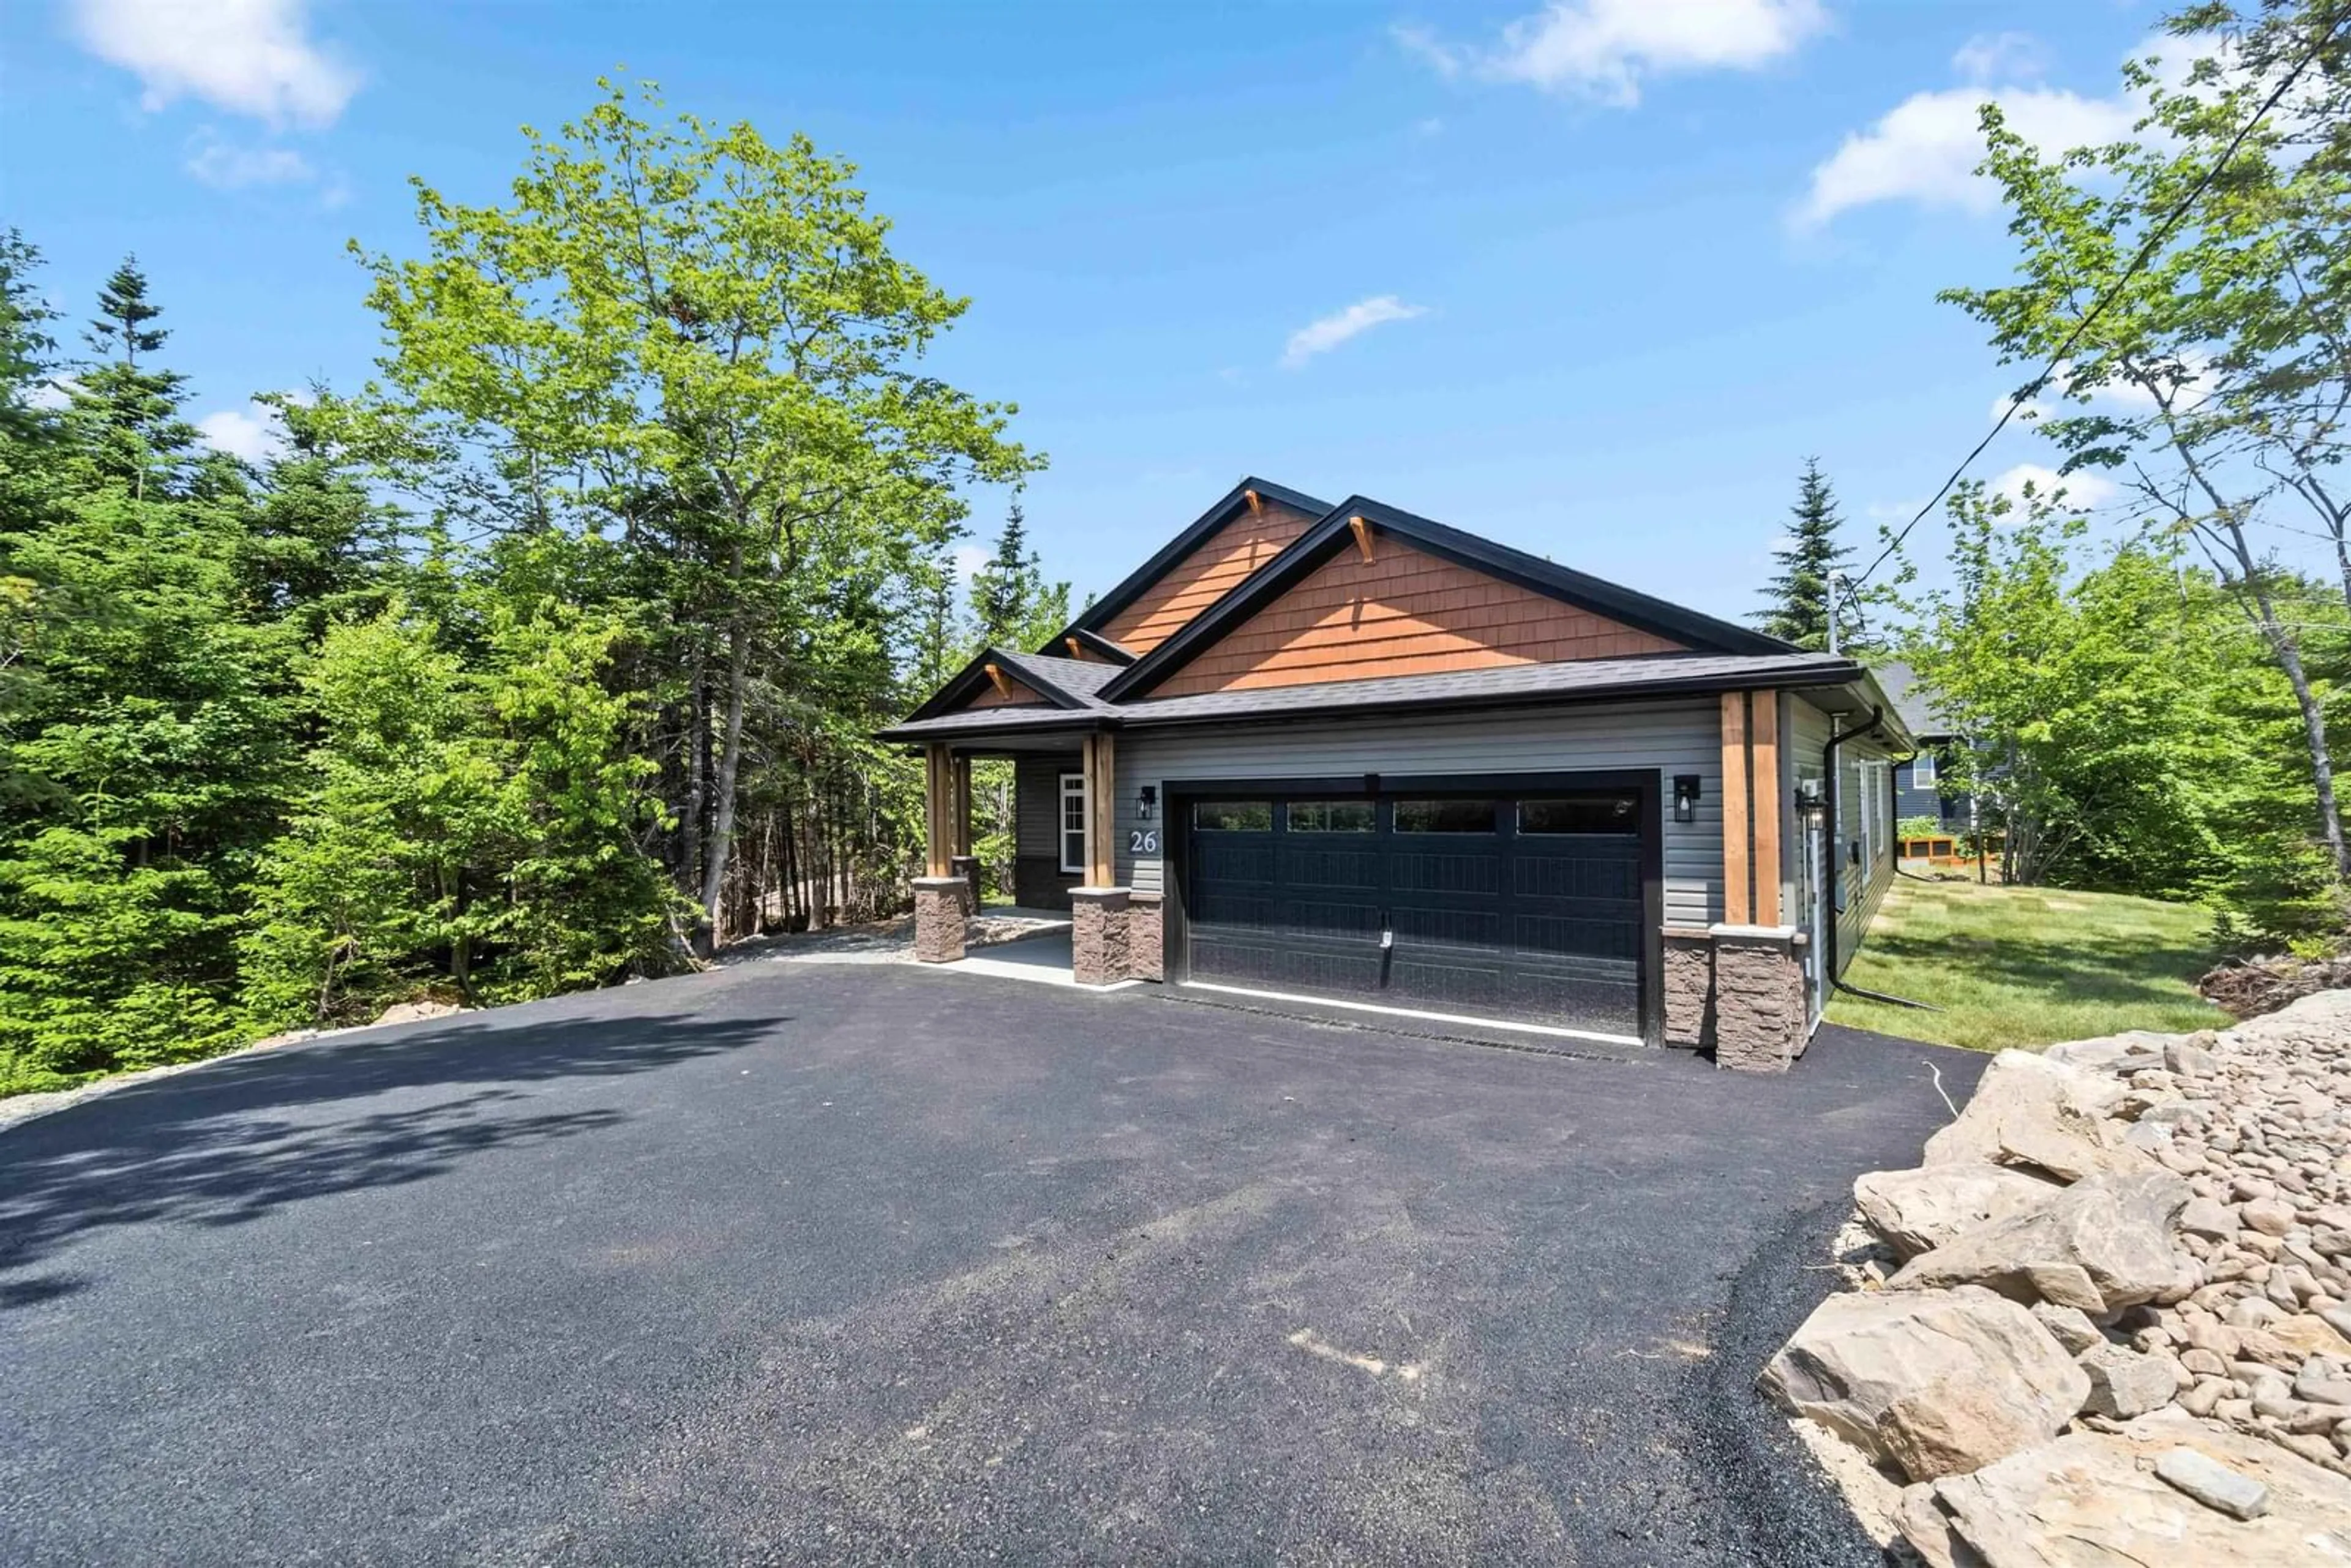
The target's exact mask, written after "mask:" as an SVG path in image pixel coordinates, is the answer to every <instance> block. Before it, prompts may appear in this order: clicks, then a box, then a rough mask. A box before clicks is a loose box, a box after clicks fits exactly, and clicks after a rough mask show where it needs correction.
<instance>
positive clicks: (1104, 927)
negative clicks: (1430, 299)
mask: <svg viewBox="0 0 2351 1568" xmlns="http://www.w3.org/2000/svg"><path fill="white" fill-rule="evenodd" d="M882 737H883V739H885V740H889V741H893V742H903V743H905V744H908V745H910V746H914V747H919V748H920V749H921V751H922V752H923V754H924V755H925V758H926V759H927V764H928V766H927V773H926V778H927V780H928V797H929V815H928V822H927V845H926V850H927V862H928V863H927V873H928V874H926V875H925V876H923V877H921V878H919V879H917V881H916V883H915V914H916V921H915V924H916V946H917V953H918V956H921V957H923V958H925V959H928V960H932V961H951V960H953V959H956V958H957V957H959V956H961V953H962V945H963V936H964V914H965V912H966V911H967V909H968V908H969V906H970V904H971V901H972V898H973V896H974V892H975V888H976V882H975V880H974V879H975V867H976V862H973V861H972V860H971V859H970V853H971V837H970V834H971V830H970V762H971V759H972V758H1010V759H1011V761H1012V763H1013V765H1014V776H1015V780H1016V790H1017V796H1018V799H1017V802H1016V810H1015V815H1016V818H1017V832H1016V838H1017V841H1018V857H1019V858H1018V873H1017V896H1018V898H1019V901H1020V902H1021V903H1023V904H1053V905H1067V906H1068V907H1070V908H1071V911H1072V915H1071V919H1072V923H1073V940H1072V966H1073V968H1074V970H1075V977H1076V978H1077V979H1078V980H1079V981H1081V983H1085V984H1104V983H1111V982H1115V981H1119V980H1123V979H1130V978H1138V979H1148V980H1155V981H1158V980H1164V981H1165V982H1167V983H1171V984H1175V985H1183V986H1192V987H1199V988H1215V989H1217V990H1223V991H1233V992H1241V993H1245V994H1248V995H1249V996H1253V997H1259V998H1269V999H1271V1000H1273V1001H1275V1002H1281V1001H1283V1000H1285V999H1288V1000H1295V1001H1299V1002H1311V1003H1315V1004H1318V1005H1321V1006H1337V1007H1341V1008H1355V1009H1372V1010H1378V1011H1395V1012H1403V1013H1406V1014H1410V1015H1413V1016H1416V1017H1419V1018H1427V1017H1431V1016H1436V1017H1440V1018H1447V1019H1462V1020H1474V1021H1476V1022H1478V1023H1479V1024H1481V1025H1488V1026H1492V1027H1496V1028H1499V1029H1505V1030H1520V1031H1525V1032H1526V1033H1528V1034H1529V1035H1553V1036H1569V1037H1577V1036H1580V1037H1585V1038H1593V1039H1599V1040H1610V1041H1616V1042H1622V1043H1626V1044H1637V1043H1646V1044H1651V1045H1677V1046H1686V1047H1707V1048H1712V1049H1713V1050H1714V1051H1716V1060H1717V1061H1720V1062H1722V1063H1723V1064H1725V1065H1733V1066H1745V1067H1762V1068H1771V1069H1777V1068H1782V1067H1785V1066H1786V1065H1787V1064H1788V1062H1789V1061H1792V1059H1793V1058H1794V1057H1795V1056H1796V1055H1797V1054H1798V1053H1800V1052H1801V1051H1802V1050H1803V1047H1804V1043H1805V1041H1806V1040H1808V1039H1809V1038H1810V1035H1811V1031H1812V1029H1813V1025H1814V1024H1815V1023H1816V1022H1817V1021H1818V1019H1819V1017H1820V1012H1821V1009H1822V1007H1823V1005H1824V1002H1825V998H1826V992H1827V989H1828V985H1827V982H1828V979H1829V978H1830V977H1834V974H1835V973H1836V972H1837V971H1838V970H1840V969H1841V968H1842V967H1843V966H1844V962H1845V960H1846V959H1847V958H1849V957H1850V956H1851V955H1852V953H1853V950H1854V948H1855V946H1856V945H1857V944H1858V943H1859V942H1860V940H1861V936H1862V933H1863V932H1864V931H1865V929H1866V927H1867V925H1868V923H1869V918H1870V915H1872V913H1873V912H1874V911H1875V910H1876V904H1877V902H1878V900H1879V899H1880V898H1881V897H1882V896H1883V894H1884V892H1885V889H1886V884H1887V883H1888V881H1889V880H1890V879H1891V877H1892V875H1893V865H1894V856H1893V836H1894V821H1895V817H1894V805H1893V792H1892V787H1891V785H1892V773H1891V769H1892V758H1895V757H1896V756H1898V755H1902V754H1904V753H1907V751H1908V750H1909V749H1910V747H1909V742H1908V735H1907V731H1906V730H1905V729H1904V727H1903V725H1902V721H1901V718H1900V716H1899V715H1898V714H1896V712H1895V711H1894V708H1893V706H1892V705H1891V703H1890V702H1889V701H1888V700H1887V698H1886V695H1885V693H1884V692H1883V691H1882V690H1881V689H1880V688H1879V686H1878V685H1877V682H1876V679H1875V677H1874V676H1873V675H1872V674H1870V672H1869V671H1868V669H1867V668H1865V666H1864V665H1862V664H1859V663H1857V662H1855V660H1853V659H1850V658H1845V657H1841V656H1838V655H1834V654H1827V653H1807V652H1804V651H1802V650H1800V649H1798V648H1795V647H1793V646H1792V645H1791V644H1788V643H1782V642H1780V641H1778V640H1777V639H1774V638H1771V637H1768V636H1765V635H1762V634H1761V633H1760V632H1754V631H1752V630H1750V629H1749V628H1746V627H1743V626H1739V625H1735V624H1732V623H1731V622H1725V621H1719V620H1716V619H1714V618H1713V617H1711V616H1707V615H1701V614H1698V613H1697V612H1693V611H1689V610H1686V609H1683V608H1681V607H1680V606H1678V605H1675V604H1671V603H1668V602H1667V601H1664V600H1660V599H1656V598H1652V597H1650V596H1649V595H1647V594H1644V593H1637V592H1634V591H1630V590H1628V589H1625V588H1620V587H1617V586H1615V585H1614V584H1612V583H1607V582H1604V581H1601V580H1599V579H1597V578H1593V577H1589V576H1586V575H1585V574H1584V573H1583V572H1580V571H1575V570H1571V569H1569V568H1566V567H1562V566H1556V565H1554V564H1552V562H1550V561H1548V560H1544V559H1539V558H1537V557H1534V556H1531V555H1528V554H1525V553H1523V552H1522V551H1520V550H1515V549H1508V548H1506V547H1504V546H1501V545H1499V544H1495V543H1493V542H1491V541H1489V540H1487V539H1482V538H1478V537H1477V536H1475V535H1472V534H1468V533H1464V532H1462V531H1460V530H1458V529H1457V528H1448V527H1446V526H1445V525H1443V524H1441V523H1436V522H1431V521H1429V520H1428V519H1426V518H1425V517H1415V516H1413V515H1412V514H1410V513H1408V512H1401V511H1398V510H1396V509H1395V507H1387V506H1383V505H1382V504H1380V503H1379V502H1377V501H1374V500H1370V499H1368V498H1366V497H1360V496H1357V497H1350V498H1349V499H1347V500H1345V501H1343V502H1341V503H1339V504H1338V505H1336V506H1332V505H1331V504H1330V503H1328V502H1326V501H1322V500H1319V499H1317V498H1315V497H1311V496H1307V495H1303V494H1301V493H1300V492H1298V491H1296V490H1290V489H1286V488H1284V487H1282V486H1279V485H1274V484H1270V483H1269V482H1267V481H1265V480H1262V479H1254V478H1252V479H1246V480H1243V481H1242V482H1241V483H1240V484H1238V485H1237V486H1234V487H1233V489H1232V490H1231V491H1230V492H1229V493H1228V494H1227V495H1226V496H1225V497H1223V498H1222V499H1220V500H1218V501H1217V503H1216V504H1215V505H1214V506H1212V507H1209V508H1208V509H1207V511H1206V512H1204V513H1202V514H1201V515H1200V516H1199V517H1198V518H1197V519H1196V520H1195V521H1194V522H1193V523H1192V524H1191V526H1190V527H1188V528H1185V529H1184V530H1183V531H1182V532H1180V533H1178V534H1177V535H1176V536H1175V538H1172V539H1170V540H1169V541H1168V542H1167V544H1166V545H1165V547H1164V548H1163V549H1160V550H1159V551H1158V553H1157V554H1155V555H1154V556H1153V557H1152V558H1151V559H1149V560H1147V561H1145V562H1144V564H1143V566H1142V567H1141V568H1139V569H1138V570H1136V571H1135V572H1134V575H1133V576H1131V577H1129V578H1127V579H1126V580H1125V581H1123V582H1122V583H1120V584H1119V585H1118V586H1117V587H1116V588H1115V589H1113V590H1112V591H1111V592H1110V593H1108V594H1107V595H1105V596H1104V597H1103V598H1102V599H1101V600H1100V601H1096V602H1095V603H1094V604H1092V606H1090V607H1089V608H1088V609H1087V611H1086V612H1085V613H1084V614H1082V615H1081V616H1080V617H1079V618H1078V619H1077V620H1076V621H1075V622H1072V623H1071V625H1070V626H1069V627H1068V628H1067V629H1066V630H1065V631H1064V632H1062V634H1061V636H1060V637H1058V638H1056V639H1055V641H1054V642H1053V643H1051V644H1050V645H1049V646H1048V647H1046V648H1043V649H1033V650H1032V649H1026V648H1000V647H999V648H989V649H987V650H986V651H984V652H983V653H980V654H979V655H978V656H977V657H976V658H975V659H973V660H972V661H971V663H970V664H969V665H967V667H966V668H965V669H964V670H962V671H961V672H960V673H959V674H956V676H955V677H954V678H953V679H952V680H950V681H948V682H947V683H946V685H943V686H942V687H940V689H939V690H938V691H937V692H936V693H935V694H934V695H932V697H931V698H930V699H929V700H928V701H927V702H925V703H924V704H923V705H922V706H920V707H919V708H917V709H915V710H914V713H912V714H911V715H909V716H907V717H906V719H905V720H904V722H902V723H900V724H898V725H895V726H893V727H891V728H889V729H887V730H885V731H883V736H882Z"/></svg>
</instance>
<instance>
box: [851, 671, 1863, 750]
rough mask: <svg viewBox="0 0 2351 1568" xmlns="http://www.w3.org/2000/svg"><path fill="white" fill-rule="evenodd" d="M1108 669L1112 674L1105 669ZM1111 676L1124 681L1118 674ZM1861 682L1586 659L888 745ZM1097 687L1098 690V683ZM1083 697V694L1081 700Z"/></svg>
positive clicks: (1131, 710) (937, 727) (1006, 719)
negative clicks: (1020, 732)
mask: <svg viewBox="0 0 2351 1568" xmlns="http://www.w3.org/2000/svg"><path fill="white" fill-rule="evenodd" d="M1034 662H1035V663H1038V664H1051V665H1054V666H1056V668H1055V669H1053V670H1052V671H1051V672H1050V674H1049V675H1048V676H1047V678H1048V679H1052V680H1054V681H1056V683H1057V684H1061V685H1062V689H1063V690H1065V691H1068V690H1070V689H1071V687H1070V685H1068V684H1067V683H1064V682H1062V681H1061V675H1062V673H1063V669H1064V668H1065V667H1068V666H1073V665H1074V666H1077V667H1079V668H1084V669H1088V670H1089V671H1091V670H1092V668H1095V667H1096V666H1091V665H1085V664H1081V663H1080V661H1077V660H1071V659H1036V660H1034ZM1100 667H1101V668H1103V669H1109V668H1110V667H1109V666H1106V665H1105V666H1100ZM1110 673H1111V674H1116V673H1117V672H1116V671H1115V670H1111V672H1110ZM1859 674H1861V667H1860V666H1859V665H1858V664H1855V663H1854V662H1853V661H1852V660H1850V659H1846V658H1844V657H1841V656H1839V655H1836V654H1833V653H1664V654H1648V655H1645V656H1643V657H1640V658H1632V659H1582V660H1576V661H1573V662H1571V663H1565V664H1510V665H1505V666H1503V667H1501V668H1499V669H1488V670H1462V671H1458V672H1454V673H1450V674H1433V675H1388V676H1383V677H1379V678H1376V679H1372V680H1362V681H1332V682H1327V683H1322V684H1317V685H1298V686H1273V687H1262V688H1258V689H1255V690H1247V691H1230V692H1204V693H1201V694H1200V695H1196V696H1182V697H1145V698H1142V699H1140V700H1138V701H1134V702H1127V703H1120V704H1117V705H1115V706H1113V705H1111V704H1107V703H1103V702H1101V701H1098V700H1096V699H1094V698H1092V696H1090V695H1089V696H1086V697H1085V698H1084V700H1085V701H1086V703H1087V706H1086V707H1085V708H1083V709H1071V708H1055V707H1041V706H1040V707H1013V708H1008V707H992V708H978V709H967V710H965V711H963V712H960V713H952V714H946V715H943V716H940V717H937V718H931V719H925V720H922V721H920V722H918V723H913V724H902V725H899V726H897V727H894V728H892V729H887V730H884V731H883V732H882V738H883V739H884V740H944V739H951V738H953V737H956V736H963V735H974V734H984V733H987V732H988V731H991V730H1009V729H1039V728H1048V729H1050V728H1071V727H1076V728H1092V727H1095V726H1096V725H1098V724H1099V725H1102V727H1109V728H1119V729H1138V728H1147V727H1153V726H1156V725H1175V724H1193V723H1214V722H1218V721H1228V722H1238V721H1242V720H1248V719H1257V718H1280V717H1290V716H1298V715H1302V714H1312V713H1323V712H1337V713H1347V712H1362V711H1365V710H1383V709H1389V708H1407V707H1423V706H1427V707H1490V706H1501V705H1507V704H1510V703H1513V702H1519V701H1525V702H1530V703H1543V702H1562V701H1567V702H1573V701H1598V700H1601V699H1603V698H1611V697H1625V696H1639V695H1646V694H1648V693H1656V694H1658V695H1666V694H1670V693H1677V692H1693V691H1719V690H1738V689H1741V688H1748V687H1756V686H1826V685H1843V684H1844V683H1845V682H1847V681H1850V680H1853V679H1855V677H1857V676H1858V675H1859ZM1098 684H1099V683H1098ZM1073 695H1076V694H1073Z"/></svg>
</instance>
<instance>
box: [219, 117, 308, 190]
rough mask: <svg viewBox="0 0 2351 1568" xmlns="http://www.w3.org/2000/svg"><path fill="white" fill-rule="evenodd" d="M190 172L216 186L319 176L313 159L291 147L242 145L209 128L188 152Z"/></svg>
mask: <svg viewBox="0 0 2351 1568" xmlns="http://www.w3.org/2000/svg"><path fill="white" fill-rule="evenodd" d="M187 170H188V172H189V173H191V174H193V175H194V176H195V177H196V178H197V179H198V180H200V181H202V182H203V183H205V184H207V185H210V186H212V187H214V189H215V190H222V191H237V190H243V189H244V188H245V187H246V186H247V185H304V184H308V183H310V182H311V181H313V180H316V179H317V178H318V177H319V171H318V170H317V169H315V168H313V167H312V166H311V163H310V161H309V160H308V158H305V157H303V156H302V154H300V153H299V152H295V151H294V150H293V149H292V148H290V147H240V146H238V145H237V144H236V143H235V142H232V141H222V140H221V139H220V138H219V137H217V136H215V135H214V134H213V133H212V132H211V131H205V132H204V133H203V134H201V135H200V136H198V137H197V139H196V141H195V142H194V143H193V151H192V152H190V153H189V154H188V162H187Z"/></svg>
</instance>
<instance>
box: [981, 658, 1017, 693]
mask: <svg viewBox="0 0 2351 1568" xmlns="http://www.w3.org/2000/svg"><path fill="white" fill-rule="evenodd" d="M980 668H981V669H983V670H986V671H987V678H988V679H989V680H991V681H994V682H995V683H996V690H997V695H999V696H1007V697H1008V696H1010V695H1012V683H1011V682H1010V681H1008V680H1006V679H1005V678H1004V671H1003V670H1002V669H1001V668H1000V667H998V665H997V664H994V663H993V662H991V663H988V664H982V665H981V666H980Z"/></svg>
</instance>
